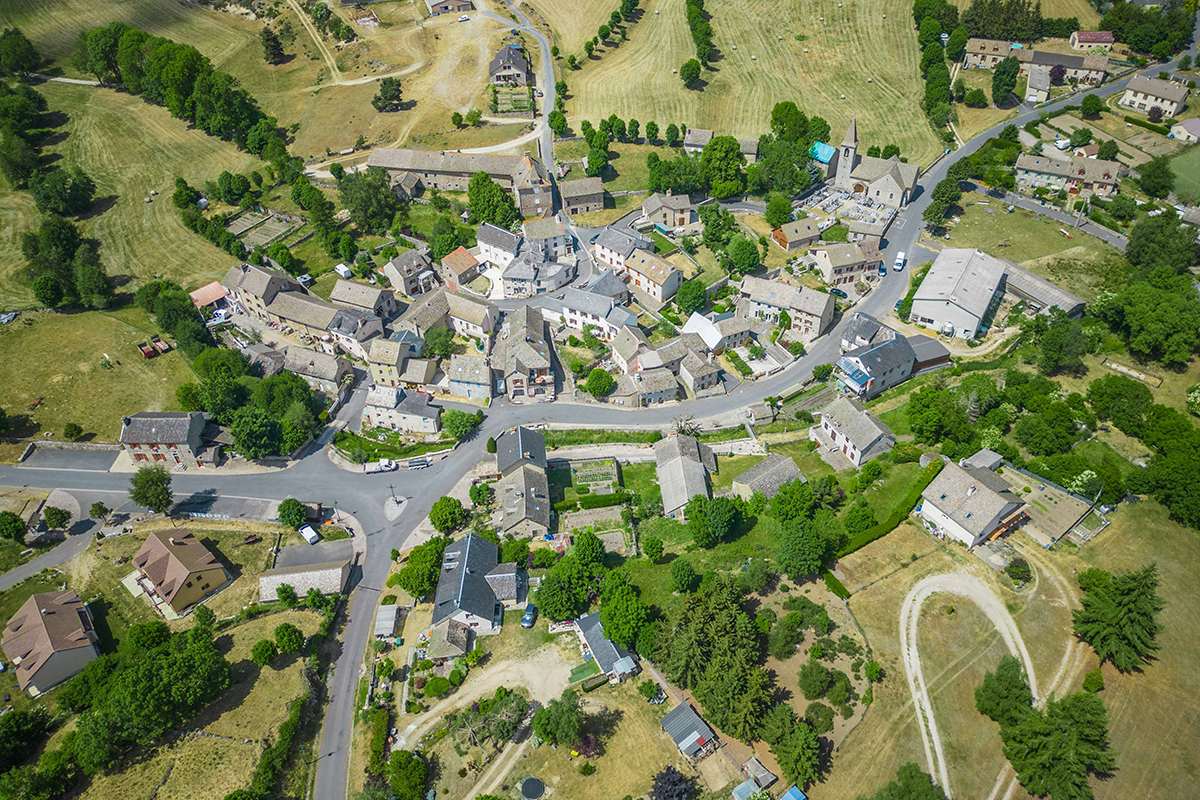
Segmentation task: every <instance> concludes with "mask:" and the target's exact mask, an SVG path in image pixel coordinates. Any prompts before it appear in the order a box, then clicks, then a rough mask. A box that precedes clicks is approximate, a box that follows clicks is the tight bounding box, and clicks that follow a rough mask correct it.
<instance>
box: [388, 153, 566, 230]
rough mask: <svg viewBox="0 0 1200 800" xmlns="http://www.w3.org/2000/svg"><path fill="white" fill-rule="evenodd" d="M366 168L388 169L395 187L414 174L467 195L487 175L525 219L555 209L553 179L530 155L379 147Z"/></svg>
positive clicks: (425, 182)
mask: <svg viewBox="0 0 1200 800" xmlns="http://www.w3.org/2000/svg"><path fill="white" fill-rule="evenodd" d="M367 166H368V167H381V168H382V169H385V170H387V172H388V176H389V178H390V179H391V181H392V184H393V185H395V184H397V183H399V182H401V181H402V180H404V179H405V174H406V173H411V174H413V175H415V176H417V177H418V178H419V179H420V181H421V183H422V184H423V185H425V186H428V187H430V188H433V189H439V190H443V191H453V192H465V191H466V190H467V184H468V183H469V182H470V180H471V176H472V175H474V174H475V173H476V172H486V173H487V174H488V175H489V176H490V177H491V178H492V180H494V181H496V182H497V183H498V184H500V186H501V187H502V188H503V189H505V190H506V191H508V192H510V193H512V195H513V197H514V199H515V200H516V204H517V208H518V210H520V212H521V215H522V216H524V217H544V216H548V215H549V214H550V213H551V212H552V211H553V210H554V195H553V187H552V185H551V183H550V176H549V174H548V173H547V172H546V168H545V167H544V166H543V165H542V162H540V161H538V160H537V159H536V158H534V157H533V156H531V155H528V154H525V155H522V156H497V155H481V154H469V153H458V152H454V151H451V150H441V151H434V150H405V149H398V148H391V147H379V148H376V149H374V150H372V151H371V155H370V157H369V158H368V159H367Z"/></svg>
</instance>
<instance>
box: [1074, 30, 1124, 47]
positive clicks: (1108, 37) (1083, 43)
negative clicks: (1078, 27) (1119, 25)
mask: <svg viewBox="0 0 1200 800" xmlns="http://www.w3.org/2000/svg"><path fill="white" fill-rule="evenodd" d="M1069 41H1070V44H1071V49H1072V50H1082V51H1088V52H1090V51H1092V50H1095V49H1096V48H1097V47H1099V48H1102V49H1103V50H1104V51H1105V52H1111V51H1112V47H1113V41H1114V39H1113V33H1112V31H1075V32H1074V33H1072V34H1071V38H1070V40H1069Z"/></svg>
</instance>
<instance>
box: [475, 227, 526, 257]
mask: <svg viewBox="0 0 1200 800" xmlns="http://www.w3.org/2000/svg"><path fill="white" fill-rule="evenodd" d="M475 241H476V242H478V243H479V244H486V245H489V246H491V247H495V248H496V249H498V250H507V251H508V252H510V253H515V252H517V248H518V247H519V246H520V244H521V237H520V236H518V235H517V234H515V233H513V232H512V231H506V230H505V229H504V228H501V227H498V226H496V225H493V224H492V223H490V222H485V223H483V224H482V225H480V226H479V230H478V231H476V232H475Z"/></svg>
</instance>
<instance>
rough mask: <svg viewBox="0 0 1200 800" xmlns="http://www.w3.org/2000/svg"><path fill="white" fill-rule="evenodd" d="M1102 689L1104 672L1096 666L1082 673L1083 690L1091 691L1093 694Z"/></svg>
mask: <svg viewBox="0 0 1200 800" xmlns="http://www.w3.org/2000/svg"><path fill="white" fill-rule="evenodd" d="M1103 689H1104V672H1103V671H1101V670H1100V669H1099V668H1098V667H1097V668H1096V669H1093V670H1091V671H1089V672H1087V673H1085V674H1084V676H1083V690H1084V691H1085V692H1092V693H1093V694H1095V693H1096V692H1099V691H1103Z"/></svg>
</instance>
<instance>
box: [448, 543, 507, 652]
mask: <svg viewBox="0 0 1200 800" xmlns="http://www.w3.org/2000/svg"><path fill="white" fill-rule="evenodd" d="M497 566H499V559H498V558H497V552H496V545H494V544H493V543H491V542H489V541H488V540H487V539H484V538H482V537H480V536H476V535H475V534H473V533H468V534H467V535H466V536H464V537H463V538H461V539H459V540H457V541H455V542H451V543H450V544H449V545H448V546H447V547H446V550H445V552H444V553H443V554H442V570H441V573H440V577H439V579H438V585H437V591H436V592H435V594H434V599H433V618H432V622H431V624H432V626H434V627H437V626H439V625H442V624H444V623H446V622H448V621H455V622H460V623H462V624H464V625H466V626H467V627H468V628H470V629H471V630H472V631H474V632H475V633H477V634H490V633H496V632H498V631H499V629H500V623H501V621H502V620H503V615H502V614H500V613H498V611H500V608H498V607H497V606H498V605H499V604H498V602H497V600H496V593H495V591H494V590H493V589H492V587H491V585H490V584H489V583H488V580H487V575H488V573H489V572H491V571H492V570H493V569H495V568H496V567H497Z"/></svg>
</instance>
